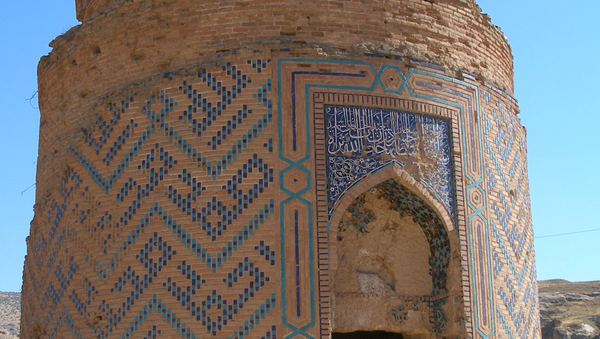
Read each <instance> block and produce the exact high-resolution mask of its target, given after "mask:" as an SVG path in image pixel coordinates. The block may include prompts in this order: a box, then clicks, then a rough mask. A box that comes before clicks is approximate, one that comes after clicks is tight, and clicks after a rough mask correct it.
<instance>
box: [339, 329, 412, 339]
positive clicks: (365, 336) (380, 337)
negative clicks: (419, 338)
mask: <svg viewBox="0 0 600 339" xmlns="http://www.w3.org/2000/svg"><path fill="white" fill-rule="evenodd" d="M331 338H332V339H375V338H377V339H405V338H404V337H403V336H402V334H401V333H393V332H386V331H355V332H347V333H339V332H333V333H332V335H331Z"/></svg>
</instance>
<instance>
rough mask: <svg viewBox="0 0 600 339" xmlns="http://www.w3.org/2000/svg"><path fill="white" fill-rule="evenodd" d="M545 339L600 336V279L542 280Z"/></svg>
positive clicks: (539, 290) (574, 338)
mask: <svg viewBox="0 0 600 339" xmlns="http://www.w3.org/2000/svg"><path fill="white" fill-rule="evenodd" d="M538 292H539V298H540V315H541V318H542V338H543V339H600V281H590V282H576V283H572V282H569V281H566V280H545V281H540V282H538Z"/></svg>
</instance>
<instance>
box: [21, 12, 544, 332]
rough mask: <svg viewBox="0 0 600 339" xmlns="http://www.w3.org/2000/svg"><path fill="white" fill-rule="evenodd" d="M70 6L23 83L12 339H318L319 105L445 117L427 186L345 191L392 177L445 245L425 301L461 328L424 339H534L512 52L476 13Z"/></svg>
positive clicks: (402, 176)
mask: <svg viewBox="0 0 600 339" xmlns="http://www.w3.org/2000/svg"><path fill="white" fill-rule="evenodd" d="M77 6H78V17H79V18H80V19H82V20H83V23H82V25H80V26H78V27H75V28H73V29H71V30H70V31H69V32H67V33H65V34H64V35H63V36H61V37H58V38H57V39H56V40H55V41H53V43H52V46H53V47H54V50H53V51H52V52H51V53H50V55H49V56H46V57H44V58H42V60H41V61H40V65H39V70H38V74H39V95H40V109H41V121H40V145H39V161H38V174H37V175H38V178H37V184H38V188H37V201H36V206H35V212H36V214H35V218H34V220H33V222H32V226H31V235H30V237H28V256H27V260H26V264H25V271H24V287H23V299H22V300H23V302H22V303H23V307H22V314H23V317H22V319H23V320H22V326H21V329H22V337H23V338H38V337H50V338H54V337H66V336H71V335H74V336H78V337H83V338H87V337H99V338H108V337H120V336H121V335H125V336H136V337H137V336H140V337H142V336H146V337H154V336H156V335H158V334H162V335H168V336H172V335H173V334H175V333H178V335H181V336H182V337H186V336H189V337H193V336H196V337H204V336H206V335H208V336H212V337H219V338H225V337H227V338H242V337H246V338H258V337H264V338H275V337H277V336H279V337H282V336H288V335H289V336H291V337H294V336H299V335H303V336H305V337H327V336H328V335H329V331H330V329H331V328H330V327H331V324H330V322H329V321H330V316H329V314H330V312H331V310H330V305H331V299H330V298H331V297H330V294H329V289H328V284H329V277H328V274H327V272H328V270H329V264H330V262H329V260H330V259H331V258H335V255H333V254H332V253H334V252H335V246H333V244H332V246H331V247H330V246H329V239H330V237H331V236H332V234H330V233H328V231H327V230H328V229H329V227H330V225H333V224H334V223H335V222H336V220H338V221H339V218H340V216H339V213H337V214H336V213H333V214H331V213H332V212H328V211H329V210H330V208H331V207H332V206H329V205H328V204H327V201H331V199H332V196H331V195H330V194H331V193H328V192H329V191H328V185H330V184H328V183H327V179H326V178H327V173H328V172H327V171H328V170H327V166H328V165H327V164H326V163H325V162H324V161H325V160H326V159H329V158H327V157H328V155H326V154H327V153H326V151H325V147H324V145H325V143H326V141H325V140H326V139H325V137H326V135H327V133H328V132H326V130H325V128H324V126H325V125H324V124H325V119H326V118H325V111H324V108H325V107H326V105H340V107H342V106H357V105H358V106H359V107H366V108H376V109H385V110H390V111H393V112H396V111H402V112H415V113H418V114H424V115H425V116H431V117H436V118H440V119H442V120H443V121H448V122H449V123H448V126H449V127H448V135H447V137H448V138H449V140H451V142H449V143H446V144H444V145H446V146H444V147H445V148H444V150H445V151H444V152H446V153H444V154H446V156H447V157H448V159H452V160H451V161H452V162H451V163H449V165H448V166H450V167H448V169H451V170H448V169H446V167H443V166H442V167H439V166H438V167H437V168H436V169H437V170H439V171H442V172H443V173H442V174H443V175H444V177H443V178H445V179H444V180H445V181H444V180H442V181H444V182H442V183H440V181H427V180H424V179H423V176H422V175H423V174H428V173H429V172H427V173H425V172H420V170H419V169H418V168H417V167H410V166H408V165H407V166H405V167H403V168H401V169H398V170H392V167H389V169H386V170H384V171H375V169H376V168H375V167H369V168H367V170H366V171H365V172H364V173H362V174H360V175H358V177H360V178H362V179H360V180H361V181H360V183H359V182H355V183H354V184H355V187H362V186H365V185H366V186H369V187H371V186H373V185H376V184H377V183H379V182H382V181H383V180H386V179H389V178H396V179H397V180H399V181H400V182H401V183H403V185H406V186H407V187H409V188H411V189H412V190H413V191H414V193H415V194H417V195H418V196H419V197H421V198H422V199H424V200H425V201H427V202H428V203H429V204H430V205H431V206H432V208H433V209H434V210H435V211H436V213H438V215H439V217H440V218H441V219H442V221H443V223H444V227H446V229H447V230H448V232H449V237H450V238H451V239H458V241H454V240H452V242H451V247H452V249H451V250H452V253H453V256H456V260H458V261H459V262H460V267H461V269H460V270H456V271H454V272H451V274H449V277H451V281H450V286H449V290H450V291H451V298H450V299H449V300H450V301H445V304H439V303H438V304H435V303H434V302H433V301H431V306H430V307H431V312H433V311H434V310H440V309H438V308H436V307H441V310H442V314H444V313H447V314H464V317H465V322H464V324H465V325H460V326H459V327H461V328H462V330H460V329H459V330H457V329H456V328H453V327H452V326H456V325H453V324H450V325H447V326H446V327H444V326H441V327H440V326H437V327H436V326H433V327H436V330H437V331H438V332H437V334H435V333H434V334H432V335H433V336H435V335H443V334H444V333H459V332H460V331H464V332H465V333H467V336H468V337H482V336H485V337H502V336H507V337H509V338H534V337H536V336H539V324H538V323H537V302H536V300H537V299H536V294H537V288H536V286H535V269H534V260H533V248H532V244H533V240H532V234H531V221H530V217H529V216H530V212H529V208H530V207H529V201H528V193H527V190H528V186H527V178H526V149H525V139H524V130H523V129H522V127H521V125H520V122H519V120H518V118H517V116H516V112H518V108H517V104H516V101H514V99H512V98H511V97H510V96H509V95H507V94H504V92H511V90H512V57H511V55H510V48H509V47H508V45H507V43H506V41H505V40H504V38H503V37H502V34H501V32H500V31H499V30H498V29H497V28H496V27H493V26H492V25H491V24H490V23H489V19H486V18H485V17H483V16H481V14H480V13H479V9H478V7H477V6H476V5H475V4H474V3H473V2H471V1H439V2H436V3H433V4H432V3H430V2H426V1H401V2H398V3H396V2H394V3H386V5H375V4H373V5H372V6H366V5H365V4H363V3H360V4H359V3H356V4H355V3H353V2H350V1H348V2H339V3H334V2H314V3H313V2H310V3H308V2H307V3H304V4H303V6H301V7H300V9H296V8H295V7H293V6H291V5H290V4H288V3H285V2H269V1H264V2H263V1H248V2H235V3H229V2H210V3H196V2H194V3H192V4H190V3H186V2H181V1H161V2H154V1H137V2H132V1H119V2H114V3H108V2H106V3H101V2H93V1H90V2H85V1H82V2H78V3H77ZM86 6H87V7H86ZM386 6H389V7H386ZM365 8H368V10H367V11H365V10H364V9H365ZM467 26H468V27H470V28H471V29H464V28H465V27H467ZM467 34H468V35H467ZM462 70H464V71H467V72H468V73H463V72H462ZM486 84H487V85H486ZM502 90H504V92H503V91H502ZM390 114H392V113H390ZM393 114H395V113H393ZM319 117H320V118H319ZM440 121H441V120H440ZM424 140H427V137H425V139H424ZM436 145H438V146H439V145H441V144H439V143H437V144H436ZM439 147H441V146H439ZM388 160H389V161H395V163H396V164H398V163H399V162H398V161H397V159H392V158H389V159H388ZM378 161H380V160H378ZM386 161H387V160H386ZM386 164H388V165H389V163H386ZM380 165H381V164H380ZM386 166H387V165H386ZM411 166H412V165H411ZM415 166H416V165H415ZM378 168H379V167H378ZM429 174H430V173H429ZM365 175H366V176H365ZM448 178H450V182H451V183H452V184H448V180H447V179H448ZM363 179H364V180H363ZM440 180H441V179H440ZM367 183H369V184H367ZM347 184H348V183H345V184H343V185H342V184H340V185H342V186H340V192H343V194H342V196H341V197H342V198H343V199H342V198H340V200H339V205H335V208H334V209H338V210H340V211H342V212H343V209H345V208H346V207H347V206H348V205H349V204H350V202H351V197H356V196H358V195H359V194H360V193H361V192H359V191H352V190H350V191H348V187H347V186H344V185H347ZM366 186H365V187H364V188H363V191H364V190H366V189H368V187H366ZM337 198H338V197H337V196H336V199H337ZM349 199H350V200H349ZM333 227H335V225H334V226H333ZM294 233H297V234H296V235H295V236H291V235H293V234H294ZM487 239H489V241H487ZM294 249H297V250H298V252H297V253H298V254H297V256H298V259H297V262H296V264H294V258H295V257H296V254H295V253H294ZM300 263H301V264H300ZM332 264H335V260H334V261H333V263H332ZM294 265H298V269H299V271H297V272H300V273H295V271H294V270H291V269H290V267H294ZM298 295H301V296H303V297H302V298H298V297H297V296H298ZM434 304H435V305H434ZM436 305H437V306H436ZM428 307H429V306H428ZM457 312H458V313H457ZM434 313H435V312H434ZM432 314H433V313H432ZM439 320H440V319H439V318H435V319H434V317H433V316H432V318H431V321H432V324H433V322H435V323H436V324H440V323H441V322H440V321H439ZM165 321H166V322H165ZM461 324H462V323H461ZM434 325H435V324H434Z"/></svg>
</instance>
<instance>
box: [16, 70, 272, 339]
mask: <svg viewBox="0 0 600 339" xmlns="http://www.w3.org/2000/svg"><path fill="white" fill-rule="evenodd" d="M269 68H270V60H268V59H252V60H247V61H246V62H242V63H240V64H239V65H235V64H232V63H227V62H224V63H223V64H222V65H221V67H216V68H214V69H205V68H200V69H198V71H197V74H196V75H195V76H194V77H190V76H189V74H186V75H185V79H184V76H182V75H178V74H167V75H166V76H165V79H162V80H160V81H159V82H160V86H161V87H162V88H163V89H161V90H159V91H156V92H151V93H150V92H149V94H148V95H145V96H141V95H137V94H133V95H130V96H127V97H126V98H124V99H122V100H119V101H115V102H114V103H111V104H109V105H108V106H106V107H105V109H104V110H98V111H97V112H96V113H95V114H94V118H93V122H92V128H91V129H89V130H86V131H84V132H85V136H84V137H83V138H82V139H81V140H79V141H76V142H73V144H72V146H71V148H70V150H69V153H70V159H69V160H68V167H67V169H66V171H65V174H64V177H63V179H62V181H61V183H60V186H59V187H58V188H57V190H56V191H55V193H54V194H53V195H52V197H51V199H52V200H51V201H50V202H49V204H48V206H47V212H46V220H45V221H44V222H45V223H46V225H48V226H47V227H45V228H42V229H46V230H48V232H43V231H39V232H37V233H32V237H33V239H32V241H33V243H34V244H35V249H34V250H33V255H34V256H35V265H36V268H35V269H36V270H43V271H45V272H48V274H40V275H39V276H38V275H35V276H34V275H30V276H27V275H26V277H25V279H30V280H32V281H30V282H29V283H30V284H31V285H32V286H35V289H34V290H32V291H30V292H29V293H34V294H37V295H38V296H39V300H40V302H41V307H40V308H39V310H40V313H39V314H37V315H36V317H35V319H37V320H34V319H29V321H30V322H31V323H30V324H24V328H30V330H27V329H26V330H25V331H26V332H27V331H30V333H27V334H34V333H36V332H38V333H45V334H46V335H47V336H48V337H50V338H63V337H65V338H68V337H73V338H94V337H95V338H117V337H118V338H129V337H144V338H157V337H158V336H161V335H162V336H168V337H181V338H206V337H215V338H275V337H276V333H277V329H276V326H275V325H274V324H276V321H273V320H271V321H265V320H264V319H266V318H269V317H274V312H273V310H274V309H275V308H276V307H277V300H276V295H275V293H273V290H274V288H275V286H277V285H276V284H277V283H278V282H277V281H275V280H276V279H277V278H276V277H277V276H278V275H277V271H276V268H275V260H276V255H277V254H276V252H275V248H276V246H275V245H276V241H275V236H274V235H273V230H274V226H273V225H274V223H273V222H272V219H273V213H274V201H273V198H272V197H273V195H274V193H273V189H274V184H273V182H274V167H273V165H274V162H275V160H274V159H275V157H274V155H273V140H272V137H271V135H272V133H271V132H270V131H271V127H272V126H271V125H272V122H273V112H272V103H271V92H272V87H271V86H272V85H271V79H270V77H269V76H270V72H269ZM178 79H179V80H178ZM77 324H87V326H85V327H82V326H80V325H77Z"/></svg>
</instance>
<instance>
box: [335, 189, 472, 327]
mask: <svg viewBox="0 0 600 339" xmlns="http://www.w3.org/2000/svg"><path fill="white" fill-rule="evenodd" d="M337 235H338V236H337V242H338V244H337V257H338V266H337V268H336V269H335V270H334V273H333V276H334V278H333V284H332V285H333V292H334V298H333V324H334V329H336V330H341V331H345V332H346V331H352V330H359V329H367V328H369V329H383V330H393V331H400V332H402V333H407V334H413V335H414V334H420V335H424V336H425V337H429V336H431V337H435V335H438V334H440V333H442V332H446V331H448V328H452V326H448V328H447V325H448V323H449V322H450V323H453V322H454V321H455V320H456V319H457V313H460V311H457V309H456V308H452V307H448V306H449V305H450V304H452V302H451V303H448V305H446V303H447V301H448V287H447V275H448V272H449V268H448V266H449V265H448V264H449V261H450V259H449V252H450V242H449V239H448V238H447V233H446V231H445V230H444V226H443V225H442V223H441V221H440V220H439V218H438V217H437V216H436V215H435V213H433V211H432V210H431V208H429V207H428V206H427V205H426V204H425V203H424V202H423V201H422V200H421V199H420V198H419V197H417V196H416V195H414V194H413V193H411V192H410V191H408V190H406V189H405V188H403V187H402V186H401V185H400V184H399V183H398V182H396V181H394V180H388V181H386V182H383V183H381V184H379V185H377V186H376V187H374V188H372V189H370V190H368V191H367V192H365V193H363V194H362V195H360V196H359V197H358V198H356V200H355V201H354V202H353V203H352V204H351V205H350V206H349V207H348V209H347V210H346V212H345V213H344V216H343V217H342V220H341V222H340V224H339V226H338V232H337ZM436 265H437V267H436ZM450 271H452V270H451V269H450ZM436 313H437V314H439V315H440V316H438V317H436V316H435V314H436Z"/></svg>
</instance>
